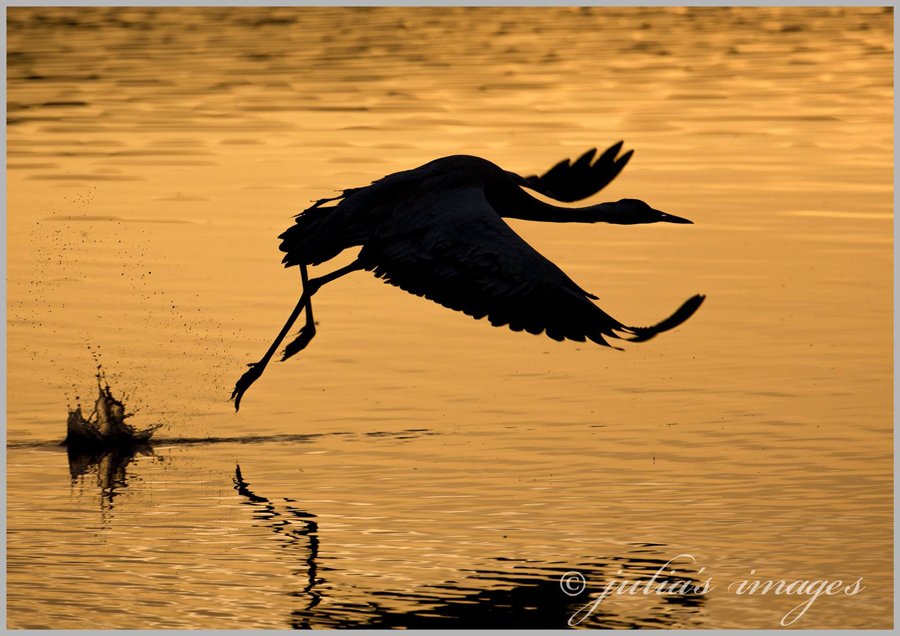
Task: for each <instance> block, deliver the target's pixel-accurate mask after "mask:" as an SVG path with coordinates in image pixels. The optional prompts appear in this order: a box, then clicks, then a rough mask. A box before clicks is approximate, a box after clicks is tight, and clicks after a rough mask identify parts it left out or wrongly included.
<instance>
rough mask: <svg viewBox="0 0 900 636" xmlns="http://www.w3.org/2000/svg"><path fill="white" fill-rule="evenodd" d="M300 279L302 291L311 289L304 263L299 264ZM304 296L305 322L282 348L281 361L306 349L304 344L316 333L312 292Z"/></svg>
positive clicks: (310, 340)
mask: <svg viewBox="0 0 900 636" xmlns="http://www.w3.org/2000/svg"><path fill="white" fill-rule="evenodd" d="M300 279H301V280H302V281H303V291H304V292H306V291H312V290H310V289H309V274H308V273H307V271H306V265H305V264H302V263H301V264H300ZM322 284H323V283H321V282H320V283H319V285H318V287H321V286H322ZM318 287H317V289H318ZM313 293H314V292H313ZM305 296H306V306H305V307H304V309H305V310H306V324H305V325H303V326H302V327H301V328H300V332H299V333H298V334H297V336H296V337H295V338H294V339H293V340H292V341H291V342H290V343H289V344H288V346H287V347H285V348H284V352H283V353H282V356H281V361H282V362H284V361H285V360H287V359H288V358H290V357H291V356H292V355H294V354H295V353H298V352H300V351H303V350H304V349H306V346H307V345H308V344H309V343H310V342H312V339H313V337H315V335H316V321H315V319H314V318H313V310H312V293H307V294H305Z"/></svg>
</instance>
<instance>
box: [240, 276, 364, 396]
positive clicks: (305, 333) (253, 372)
mask: <svg viewBox="0 0 900 636" xmlns="http://www.w3.org/2000/svg"><path fill="white" fill-rule="evenodd" d="M360 269H364V268H363V265H362V264H361V263H360V262H359V260H354V261H353V262H352V263H350V264H349V265H346V266H345V267H341V268H340V269H337V270H335V271H333V272H331V273H330V274H325V275H324V276H320V277H318V278H311V279H310V278H308V277H307V272H306V265H300V276H301V278H302V280H303V293H302V294H301V295H300V299H299V300H298V301H297V304H296V305H295V306H294V309H293V310H292V311H291V315H290V316H288V319H287V321H285V323H284V326H283V327H282V328H281V331H279V332H278V335H277V336H275V340H273V341H272V344H271V345H269V349H268V350H267V351H266V353H265V355H264V356H263V357H262V358H261V359H260V360H259V362H251V363H250V364H248V365H247V366H248V367H250V368H249V369H248V370H247V371H246V372H245V373H244V375H242V376H241V377H240V378H239V379H238V381H237V382H236V383H235V385H234V391H232V392H231V399H232V400H234V410H235V411H237V410H239V409H240V408H241V397H242V396H243V395H244V393H245V392H246V391H247V389H249V388H250V385H252V384H253V383H254V382H256V381H257V380H258V379H259V378H260V376H262V374H263V371H264V370H265V368H266V366H267V365H268V364H269V361H270V360H271V359H272V356H273V355H275V352H276V351H277V350H278V346H279V345H280V344H281V342H282V340H284V337H285V336H286V335H287V334H288V331H290V330H291V327H292V326H293V325H294V322H296V321H297V318H298V317H299V316H300V312H301V311H303V310H304V309H306V310H307V314H306V325H304V327H303V329H301V330H300V334H299V335H298V336H297V338H296V339H295V340H294V341H293V342H292V343H291V345H290V346H289V348H293V351H290V352H289V351H287V350H286V351H285V356H284V357H285V358H287V357H289V356H290V355H293V354H294V353H296V352H297V351H300V350H301V349H303V348H304V347H306V345H308V344H309V342H310V341H311V340H312V339H313V336H315V334H316V327H315V322H314V321H313V318H312V303H311V299H312V296H313V294H315V293H316V292H317V291H318V290H319V289H320V288H321V287H322V285H324V284H325V283H330V282H331V281H333V280H336V279H338V278H340V277H341V276H344V275H345V274H349V273H350V272H355V271H357V270H360ZM298 342H299V346H298Z"/></svg>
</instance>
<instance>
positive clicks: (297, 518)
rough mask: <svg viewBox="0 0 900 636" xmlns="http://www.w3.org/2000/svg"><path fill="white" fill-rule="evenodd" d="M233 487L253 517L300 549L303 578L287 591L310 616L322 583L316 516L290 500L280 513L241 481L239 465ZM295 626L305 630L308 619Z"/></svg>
mask: <svg viewBox="0 0 900 636" xmlns="http://www.w3.org/2000/svg"><path fill="white" fill-rule="evenodd" d="M234 489H235V490H236V491H237V492H238V494H240V495H242V496H243V497H245V498H246V499H247V501H245V502H244V503H245V504H246V505H248V506H253V508H254V514H253V517H254V518H255V519H257V520H259V521H261V522H263V523H264V524H265V525H266V526H268V527H269V528H271V530H272V531H273V532H275V533H276V534H277V535H278V536H279V537H281V538H283V539H284V541H285V542H286V543H287V545H289V546H292V547H295V548H296V549H298V550H299V551H301V553H302V557H301V558H302V559H303V561H304V562H305V565H306V567H305V568H304V569H303V570H302V571H301V572H297V574H304V575H305V579H306V580H305V584H304V586H303V587H302V588H301V589H300V590H297V591H295V592H292V593H291V594H292V596H295V597H297V598H300V599H303V600H304V601H305V606H304V608H303V610H301V612H302V615H303V616H309V615H311V613H312V610H313V609H314V608H315V607H316V606H317V605H318V604H319V601H320V600H321V595H320V594H319V593H318V592H317V591H316V589H315V588H316V586H317V585H319V584H320V583H321V582H322V579H321V578H319V575H318V573H319V567H318V563H317V562H316V560H317V558H318V556H319V524H318V523H317V522H316V516H315V515H314V514H312V513H309V512H306V511H303V510H300V509H299V508H297V507H295V506H293V505H291V504H292V503H294V502H293V500H291V499H284V502H285V503H284V505H283V510H284V512H280V511H279V510H278V509H277V508H276V506H275V504H273V503H272V502H271V501H270V500H269V499H267V498H266V497H261V496H259V495H257V494H256V493H254V492H253V491H252V490H250V484H249V483H248V482H246V481H244V476H243V475H242V474H241V467H240V465H238V466H236V467H235V470H234ZM296 627H297V628H302V629H309V628H311V627H312V625H311V624H310V622H309V619H303V620H300V621H299V623H298V624H297V625H296Z"/></svg>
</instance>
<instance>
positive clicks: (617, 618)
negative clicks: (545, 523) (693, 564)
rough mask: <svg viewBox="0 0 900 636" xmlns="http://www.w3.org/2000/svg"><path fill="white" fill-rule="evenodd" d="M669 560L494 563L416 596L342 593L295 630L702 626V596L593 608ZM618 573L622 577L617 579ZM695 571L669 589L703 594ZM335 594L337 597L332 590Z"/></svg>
mask: <svg viewBox="0 0 900 636" xmlns="http://www.w3.org/2000/svg"><path fill="white" fill-rule="evenodd" d="M667 558H668V557H664V556H663V555H662V553H660V554H659V556H649V555H648V556H639V555H634V554H631V555H629V554H626V555H623V556H619V557H610V558H607V559H596V560H590V561H585V562H580V563H570V564H560V563H548V562H540V561H525V560H511V559H504V558H497V559H496V560H495V562H496V564H497V568H496V569H484V570H472V571H469V572H461V574H464V575H465V576H464V578H463V579H462V580H460V581H447V582H444V583H440V584H435V585H430V586H427V587H423V588H416V589H415V590H414V591H409V590H405V591H390V590H383V591H376V592H368V593H367V594H366V596H365V597H363V599H362V600H355V599H354V600H350V598H351V597H353V596H357V597H359V596H360V594H359V592H357V593H356V594H353V593H348V591H347V590H341V591H340V593H339V594H340V596H339V598H332V597H331V594H328V592H327V591H324V592H323V595H325V594H327V595H328V602H327V603H323V604H322V606H321V607H320V608H318V609H317V610H316V611H314V612H310V611H308V610H295V611H294V612H292V616H291V619H292V621H291V626H292V627H294V628H300V627H307V626H313V627H316V628H370V629H468V628H486V629H563V628H568V627H570V626H577V627H585V628H592V629H613V628H616V629H653V628H690V627H699V626H701V624H702V617H703V614H702V607H703V605H704V603H705V600H706V597H705V596H704V595H703V594H702V593H699V594H698V593H685V594H665V595H654V594H651V595H644V594H642V593H638V594H635V595H630V596H628V597H627V598H626V599H625V601H624V602H623V601H622V599H621V598H618V599H617V598H614V597H613V598H607V599H604V600H603V601H602V602H600V603H594V601H595V600H596V598H597V596H598V594H600V592H601V591H602V589H603V588H604V586H605V583H606V582H608V581H612V580H616V579H617V580H620V581H622V580H624V581H626V582H627V584H628V585H629V586H630V585H632V584H634V583H638V584H639V585H640V584H643V583H647V582H650V581H651V579H652V577H653V575H654V573H656V572H657V571H658V570H659V568H660V567H663V566H664V565H665V564H666V561H667ZM572 571H575V572H578V573H580V574H581V575H583V576H584V578H585V579H586V581H587V588H586V589H585V590H584V592H583V593H581V594H578V595H575V596H570V595H568V594H566V593H565V592H564V591H563V589H562V586H561V584H560V581H561V579H562V577H563V576H564V575H566V574H567V573H569V572H572ZM620 572H621V573H620ZM698 574H699V573H698V572H696V570H693V569H685V568H684V567H679V568H678V571H677V572H676V573H674V574H668V575H667V577H666V580H667V583H668V584H671V585H679V586H681V587H683V588H684V589H687V590H696V589H702V587H703V581H701V580H700V578H699V576H698ZM336 592H337V591H336Z"/></svg>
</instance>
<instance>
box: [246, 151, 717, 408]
mask: <svg viewBox="0 0 900 636" xmlns="http://www.w3.org/2000/svg"><path fill="white" fill-rule="evenodd" d="M623 143H624V142H622V141H620V142H618V143H616V144H614V145H612V146H611V147H609V148H608V149H607V150H606V151H604V152H602V153H600V154H599V155H598V153H597V149H596V148H592V149H590V150H588V151H587V152H585V153H584V154H582V155H581V156H579V157H578V158H577V159H576V160H575V161H571V160H569V159H564V160H562V161H560V162H559V163H557V164H555V165H554V166H553V167H552V168H550V169H549V170H547V171H546V172H545V173H544V174H542V175H540V176H537V175H532V176H527V177H522V176H521V175H519V174H517V173H515V172H510V171H507V170H504V169H502V168H501V167H500V166H498V165H496V164H494V163H492V162H491V161H488V160H487V159H483V158H481V157H476V156H471V155H451V156H448V157H442V158H440V159H435V160H433V161H430V162H428V163H426V164H424V165H422V166H419V167H418V168H414V169H412V170H405V171H401V172H396V173H393V174H390V175H387V176H385V177H383V178H381V179H378V180H376V181H374V182H372V183H371V184H370V185H368V186H363V187H356V188H348V189H345V190H341V191H340V193H339V194H338V195H337V196H333V197H330V198H323V199H319V200H317V201H315V202H314V203H313V204H312V205H311V206H310V207H309V208H307V209H306V210H304V211H303V212H301V213H299V214H297V215H296V216H295V217H294V223H293V224H292V225H291V226H290V227H289V228H288V229H287V230H285V231H284V232H283V233H282V234H280V235H279V237H278V238H279V239H281V244H280V250H281V251H282V252H284V258H283V260H282V262H283V264H284V266H285V267H294V266H296V267H298V268H299V270H300V277H301V284H302V292H301V295H300V298H299V300H298V301H297V304H296V306H295V307H294V309H293V311H292V312H291V314H290V316H289V317H288V320H287V321H286V322H285V324H284V326H283V327H282V329H281V331H280V332H279V334H278V336H277V337H276V338H275V340H274V341H273V342H272V344H271V346H270V347H269V349H268V350H267V351H266V353H265V355H264V356H263V357H262V358H261V359H260V360H259V361H258V362H253V363H250V364H248V365H247V366H248V367H249V369H248V370H247V371H246V372H245V373H244V374H243V375H242V376H241V377H240V378H239V379H238V381H237V382H236V383H235V387H234V390H233V392H232V394H231V400H233V401H234V407H235V411H237V410H239V409H240V404H241V398H242V396H243V395H244V393H245V392H246V391H247V389H248V388H249V387H250V385H252V384H253V383H254V382H255V381H256V380H257V379H259V377H261V376H262V373H263V370H264V369H265V367H266V365H267V364H268V363H269V361H270V360H271V358H272V356H273V355H274V354H275V352H276V351H277V349H278V347H279V345H280V344H281V342H282V341H283V340H284V338H285V336H287V334H288V332H289V331H290V329H291V327H292V326H293V324H294V322H295V321H296V320H297V318H298V317H299V316H300V314H301V312H303V311H304V310H305V312H306V322H305V324H304V326H303V327H302V328H301V329H300V330H299V332H298V333H297V334H296V336H295V338H294V339H293V341H292V342H290V343H289V344H288V345H287V346H286V347H285V349H284V351H283V354H282V358H281V359H282V361H283V360H287V359H288V358H290V357H291V356H293V355H295V354H297V353H298V352H299V351H302V350H303V349H304V348H306V346H307V345H308V344H309V343H310V341H312V339H313V337H314V336H315V334H316V323H315V320H314V319H313V312H312V303H311V299H312V297H313V296H314V295H315V294H316V293H317V292H318V291H319V290H320V289H321V288H322V287H323V286H324V285H326V284H327V283H329V282H332V281H334V280H337V279H338V278H340V277H342V276H345V275H346V274H349V273H351V272H354V271H362V270H365V271H369V272H371V273H373V274H374V275H375V276H376V277H378V278H381V279H383V280H384V281H385V282H387V283H389V284H391V285H394V286H396V287H399V288H400V289H402V290H405V291H407V292H409V293H412V294H415V295H416V296H420V297H424V298H426V299H428V300H432V301H434V302H436V303H439V304H441V305H443V306H445V307H448V308H450V309H453V310H456V311H461V312H463V313H465V314H468V315H469V316H471V317H473V318H475V319H481V318H487V319H488V321H489V322H490V324H491V325H493V326H496V327H501V326H504V325H508V326H509V328H510V329H512V330H513V331H525V332H528V333H530V334H542V333H544V334H546V335H547V336H548V337H550V338H552V339H553V340H557V341H561V340H567V339H568V340H574V341H579V342H584V341H585V340H590V341H592V342H594V343H596V344H598V345H604V346H612V345H611V344H610V343H609V342H608V341H607V339H620V340H626V341H631V342H643V341H646V340H649V339H650V338H652V337H654V336H655V335H657V334H658V333H661V332H663V331H668V330H670V329H673V328H675V327H677V326H678V325H680V324H681V323H683V322H684V321H685V320H687V319H688V318H690V317H691V316H692V315H693V314H694V312H695V311H697V309H698V308H699V307H700V305H701V304H702V303H703V301H704V299H705V296H703V295H702V294H696V295H694V296H692V297H691V298H689V299H688V300H686V301H685V302H684V303H683V304H682V305H681V307H679V309H678V310H676V311H675V313H673V314H672V315H671V316H670V317H668V318H666V319H665V320H663V321H661V322H659V323H657V324H655V325H652V326H649V327H632V326H627V325H625V324H623V323H621V322H619V321H618V320H616V319H615V318H613V317H612V316H610V315H609V314H607V313H606V312H605V311H603V310H602V309H601V308H600V307H598V306H597V305H596V304H594V303H593V302H592V301H593V300H599V299H598V297H597V296H595V295H593V294H591V293H589V292H587V291H585V290H584V289H582V288H581V287H579V286H578V285H577V284H576V283H575V282H574V281H573V280H572V279H571V278H569V277H568V276H567V275H566V274H565V273H564V272H563V271H562V270H561V269H560V268H559V267H558V266H557V265H555V264H554V263H553V262H551V261H550V260H549V259H547V258H546V257H544V256H542V255H541V254H540V253H539V252H538V251H537V250H536V249H534V248H533V247H532V246H531V245H529V244H528V243H526V242H525V240H524V239H522V238H521V237H520V236H519V235H518V234H516V232H515V231H513V229H512V228H511V227H510V226H509V225H508V224H507V223H506V222H505V221H504V220H503V219H504V218H512V219H523V220H527V221H541V222H548V223H598V222H600V223H612V224H618V225H635V224H643V223H679V224H691V223H693V222H692V221H690V220H688V219H686V218H682V217H679V216H675V215H673V214H668V213H666V212H662V211H660V210H656V209H654V208H652V207H650V205H648V204H647V203H645V202H643V201H641V200H639V199H620V200H618V201H614V202H607V203H597V204H593V205H589V206H586V207H565V206H558V205H554V204H552V203H548V202H545V201H543V200H541V199H539V198H537V197H535V196H533V195H532V194H530V193H529V192H528V191H529V190H530V191H532V192H535V193H537V194H540V195H543V196H544V197H546V198H548V199H553V200H556V201H559V202H563V203H571V202H574V201H579V200H582V199H585V198H587V197H590V196H592V195H594V194H596V193H597V192H599V191H600V190H601V189H603V188H604V187H605V186H606V185H608V184H609V183H610V182H611V181H612V180H613V179H614V178H615V177H616V176H617V175H618V174H619V173H620V172H621V170H622V168H624V167H625V164H627V163H628V161H629V159H630V158H631V156H632V154H633V152H634V151H633V150H628V151H627V152H624V153H622V152H621V151H622V147H623ZM620 153H621V154H620ZM356 247H359V248H360V250H359V252H358V254H357V256H356V258H355V259H354V260H353V261H352V262H351V263H350V264H348V265H346V266H344V267H341V268H338V269H336V270H334V271H332V272H330V273H328V274H325V275H323V276H320V277H317V278H310V277H309V274H308V270H307V268H308V267H310V266H316V265H321V264H322V263H325V262H326V261H329V260H331V259H332V258H334V257H336V256H337V255H338V254H340V253H341V252H343V251H344V250H346V249H350V248H356ZM615 348H619V347H615Z"/></svg>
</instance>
